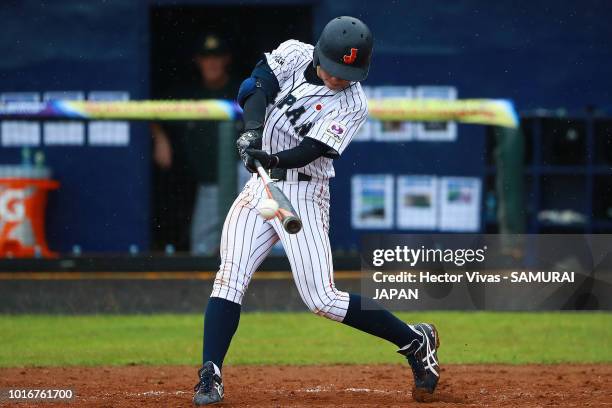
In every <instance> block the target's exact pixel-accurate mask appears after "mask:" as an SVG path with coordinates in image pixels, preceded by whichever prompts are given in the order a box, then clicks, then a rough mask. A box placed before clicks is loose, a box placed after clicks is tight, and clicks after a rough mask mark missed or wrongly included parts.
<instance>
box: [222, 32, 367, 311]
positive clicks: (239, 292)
mask: <svg viewBox="0 0 612 408" xmlns="http://www.w3.org/2000/svg"><path fill="white" fill-rule="evenodd" d="M312 52H313V46H312V45H309V44H304V43H301V42H299V41H295V40H289V41H286V42H284V43H282V44H281V45H280V46H279V47H278V48H277V49H276V50H274V51H272V52H271V53H267V54H266V58H267V62H268V65H269V66H270V68H272V70H273V71H274V74H275V75H276V77H277V79H278V82H279V85H280V91H279V94H278V96H277V98H276V100H275V101H274V104H271V105H270V106H268V109H267V112H266V123H265V126H264V131H263V141H262V142H263V143H262V146H263V150H265V151H267V152H268V153H277V152H280V151H283V150H287V149H291V148H294V147H296V146H298V145H299V144H300V142H301V141H302V139H303V137H304V136H308V137H310V138H313V139H316V140H318V141H320V142H323V143H325V144H326V145H327V146H329V147H330V154H331V155H340V154H342V152H343V151H344V149H346V147H347V146H348V144H349V143H350V141H351V139H352V137H353V135H354V134H355V133H356V132H357V130H359V127H360V126H361V125H362V124H363V123H364V121H365V119H366V116H367V102H366V98H365V95H364V93H363V90H362V89H361V85H360V84H359V83H358V82H355V83H351V85H350V86H349V87H347V88H345V89H343V90H341V91H333V90H330V89H328V88H327V87H325V86H324V85H317V84H312V83H309V82H307V81H306V79H305V77H304V71H305V70H306V68H307V67H308V66H309V64H310V65H311V64H312ZM332 162H333V160H332V159H331V158H328V157H320V158H318V159H316V160H315V161H313V162H312V163H309V164H308V165H306V166H304V167H302V168H299V169H288V170H287V180H286V181H279V182H277V183H276V184H277V186H278V187H279V188H280V189H281V190H282V191H283V192H284V193H285V195H286V196H287V197H288V198H289V200H290V201H291V203H292V204H293V206H294V208H295V210H296V211H297V213H298V215H299V216H300V218H301V219H302V222H303V228H302V230H301V231H300V232H299V233H297V234H294V235H291V234H288V233H287V232H285V230H284V229H283V228H282V226H281V224H280V222H279V221H278V219H276V218H274V219H272V220H270V221H266V220H264V219H263V218H262V217H261V216H260V215H259V213H258V211H257V206H258V204H259V201H260V200H261V199H262V198H266V196H265V191H264V188H263V184H262V182H261V181H260V180H259V179H258V178H257V176H255V175H253V176H252V177H251V179H250V180H249V181H248V182H247V184H246V185H245V187H244V189H243V190H242V192H241V193H240V194H239V195H238V197H237V198H236V200H235V201H234V204H233V205H232V207H231V209H230V211H229V213H228V215H227V218H226V219H225V223H224V225H223V233H222V237H221V266H220V268H219V271H218V272H217V276H216V278H215V282H214V287H213V292H212V295H211V296H212V297H220V298H223V299H227V300H229V301H232V302H235V303H242V298H243V296H244V294H245V291H246V289H247V286H248V284H249V282H250V280H251V277H252V276H253V273H254V272H255V270H256V269H257V268H258V267H259V265H260V264H261V263H262V262H263V260H264V259H265V257H266V256H267V255H268V253H269V252H270V250H271V249H272V246H273V245H274V244H275V243H276V242H277V241H278V240H279V239H280V240H281V242H282V244H283V247H284V249H285V252H286V254H287V256H288V258H289V262H290V264H291V270H292V273H293V278H294V280H295V283H296V285H297V288H298V291H299V293H300V296H301V297H302V300H303V301H304V303H306V305H307V306H308V308H309V309H310V310H311V311H313V312H314V313H317V314H319V315H322V316H325V317H327V318H330V319H333V320H338V321H342V320H343V319H344V316H345V315H346V311H347V308H348V303H349V295H348V293H346V292H342V291H339V290H337V289H336V287H335V285H334V279H333V263H332V255H331V247H330V244H329V236H328V232H329V183H328V181H329V179H330V178H331V177H333V176H334V168H333V164H332ZM298 172H299V173H303V174H306V175H309V176H311V177H312V180H310V181H298Z"/></svg>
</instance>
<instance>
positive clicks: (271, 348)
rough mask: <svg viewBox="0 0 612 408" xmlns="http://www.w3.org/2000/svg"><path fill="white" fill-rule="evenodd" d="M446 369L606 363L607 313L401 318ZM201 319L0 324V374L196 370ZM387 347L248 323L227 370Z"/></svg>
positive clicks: (31, 318)
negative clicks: (416, 328) (436, 338)
mask: <svg viewBox="0 0 612 408" xmlns="http://www.w3.org/2000/svg"><path fill="white" fill-rule="evenodd" d="M399 316H400V317H401V318H402V319H403V320H405V321H410V322H415V321H417V322H418V321H430V322H434V323H435V324H436V325H437V326H438V329H439V331H440V337H441V341H442V345H441V348H440V353H439V356H440V360H441V361H442V362H444V363H511V364H521V363H561V362H567V363H572V362H575V363H579V362H606V363H612V314H611V313H492V312H478V313H465V312H428V313H410V314H409V313H401V314H399ZM201 331H202V317H201V316H199V315H183V314H181V315H172V314H160V315H128V316H114V315H98V316H46V315H25V316H12V315H0V366H4V367H7V366H31V365H36V366H63V365H122V364H197V363H198V362H199V359H200V354H201V344H202V343H201V342H202V339H201ZM394 351H395V347H394V346H393V345H391V344H389V343H386V342H385V341H383V340H380V339H377V338H375V337H372V336H368V335H366V334H362V333H360V332H358V331H356V330H354V329H351V328H349V327H346V326H344V325H342V324H338V323H334V322H331V321H328V320H325V319H323V318H319V317H316V316H314V315H311V314H308V313H244V314H243V315H242V318H241V322H240V327H239V329H238V333H237V334H236V337H235V338H234V342H233V344H232V347H231V348H230V352H229V354H228V357H227V360H226V362H227V364H335V363H348V364H365V363H368V364H374V363H399V362H401V359H400V357H399V356H398V355H397V354H396V353H395V352H394Z"/></svg>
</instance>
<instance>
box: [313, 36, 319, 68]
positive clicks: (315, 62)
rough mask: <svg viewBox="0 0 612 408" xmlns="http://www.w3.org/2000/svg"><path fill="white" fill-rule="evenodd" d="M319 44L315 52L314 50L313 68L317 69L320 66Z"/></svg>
mask: <svg viewBox="0 0 612 408" xmlns="http://www.w3.org/2000/svg"><path fill="white" fill-rule="evenodd" d="M318 50H319V43H318V42H317V45H315V47H314V50H312V66H313V67H315V68H316V67H317V66H318V65H319V52H318Z"/></svg>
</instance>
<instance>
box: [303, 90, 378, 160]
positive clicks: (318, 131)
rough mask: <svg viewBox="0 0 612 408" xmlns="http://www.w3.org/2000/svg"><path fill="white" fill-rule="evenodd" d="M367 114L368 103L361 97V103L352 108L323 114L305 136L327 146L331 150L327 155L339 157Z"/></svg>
mask: <svg viewBox="0 0 612 408" xmlns="http://www.w3.org/2000/svg"><path fill="white" fill-rule="evenodd" d="M367 116H368V105H367V103H366V101H365V98H363V101H362V103H361V104H359V105H357V106H355V107H353V108H352V109H351V108H348V109H340V110H334V111H332V112H330V113H329V114H327V115H326V116H324V117H323V118H322V119H321V120H320V121H318V122H317V123H315V124H314V125H313V127H312V128H311V129H310V132H309V133H308V135H307V136H308V137H310V138H312V139H315V140H318V141H319V142H322V143H324V144H326V145H327V146H329V147H330V148H331V151H330V153H328V154H327V156H328V157H339V156H340V155H341V154H342V152H343V151H344V150H345V149H346V147H347V146H348V145H349V143H350V142H351V140H352V139H353V136H354V135H355V133H357V131H358V130H359V128H361V126H362V125H363V124H364V123H365V121H366V118H367Z"/></svg>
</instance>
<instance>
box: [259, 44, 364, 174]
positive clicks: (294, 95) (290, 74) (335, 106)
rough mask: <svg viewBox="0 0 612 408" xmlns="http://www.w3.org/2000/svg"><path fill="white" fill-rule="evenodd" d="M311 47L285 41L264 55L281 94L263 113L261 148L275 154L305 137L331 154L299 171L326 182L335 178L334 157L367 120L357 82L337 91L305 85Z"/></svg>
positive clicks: (361, 91)
mask: <svg viewBox="0 0 612 408" xmlns="http://www.w3.org/2000/svg"><path fill="white" fill-rule="evenodd" d="M313 49H314V47H313V46H312V45H310V44H305V43H302V42H300V41H296V40H289V41H285V42H284V43H282V44H280V46H279V47H278V48H277V49H275V50H274V51H272V52H270V53H266V54H265V56H266V60H267V62H268V65H269V66H270V68H271V69H272V71H273V72H274V75H275V76H276V78H277V80H278V83H279V86H280V91H279V92H278V95H277V97H276V99H275V101H274V103H273V104H271V105H269V106H268V108H267V111H266V123H265V125H264V132H263V140H262V147H263V150H265V151H267V152H268V153H271V154H274V153H278V152H280V151H283V150H288V149H292V148H294V147H297V146H298V145H299V144H300V143H301V141H302V139H303V138H304V137H310V138H312V139H315V140H318V141H320V142H322V143H324V144H325V145H327V146H329V148H330V150H329V152H328V153H327V154H325V155H324V156H323V157H319V158H318V159H316V160H314V161H313V162H311V163H309V164H307V165H306V166H304V167H302V168H300V169H298V171H299V172H300V173H304V174H307V175H309V176H311V177H313V178H317V179H329V178H332V177H334V166H333V158H336V157H339V156H340V155H341V154H342V152H343V151H344V149H346V147H347V146H348V144H349V143H350V142H351V139H352V138H353V136H354V135H355V133H356V132H357V131H358V130H359V128H360V127H361V126H362V125H363V123H364V122H365V120H366V117H367V114H368V105H367V100H366V97H365V94H364V92H363V89H362V88H361V84H359V82H352V83H351V84H350V86H348V87H346V88H344V89H342V90H339V91H335V90H331V89H329V88H327V87H326V86H325V85H323V84H315V83H312V82H308V80H307V79H306V76H305V73H306V69H307V68H308V67H309V66H312V58H313ZM313 82H314V81H313Z"/></svg>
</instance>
